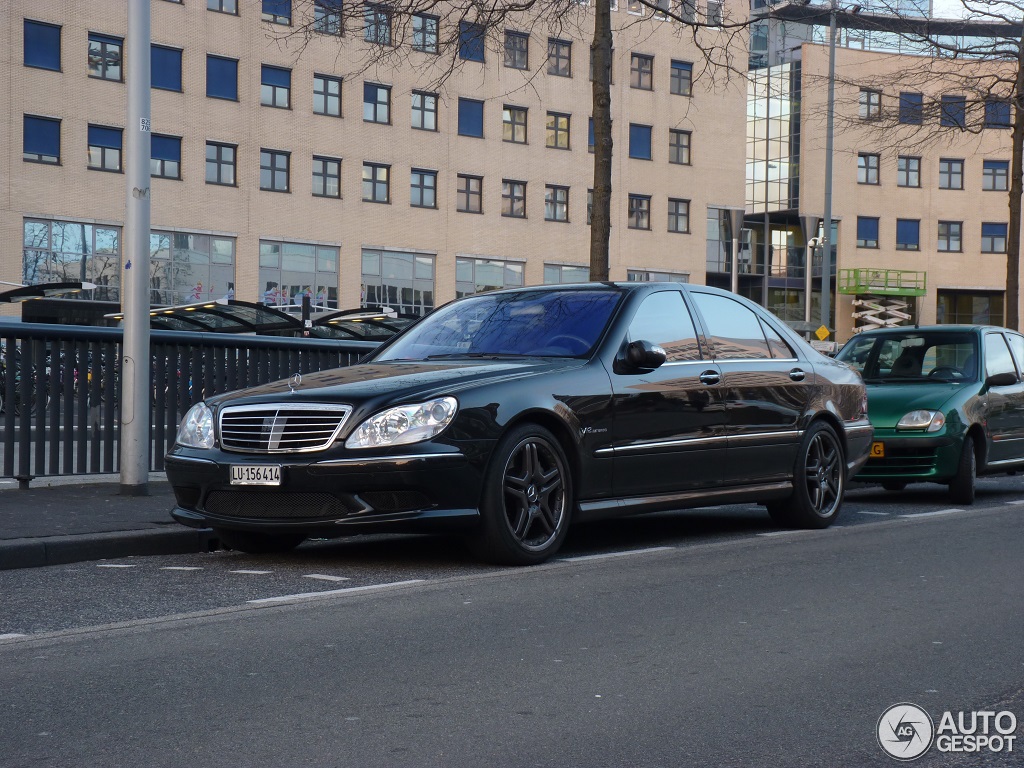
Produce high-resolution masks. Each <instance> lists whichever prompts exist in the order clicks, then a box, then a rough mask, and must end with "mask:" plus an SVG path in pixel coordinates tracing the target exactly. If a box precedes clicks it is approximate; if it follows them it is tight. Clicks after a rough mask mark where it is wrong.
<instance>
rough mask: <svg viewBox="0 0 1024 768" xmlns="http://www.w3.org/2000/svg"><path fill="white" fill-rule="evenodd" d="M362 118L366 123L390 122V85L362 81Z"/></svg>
mask: <svg viewBox="0 0 1024 768" xmlns="http://www.w3.org/2000/svg"><path fill="white" fill-rule="evenodd" d="M363 120H364V121H365V122H367V123H388V124H389V123H390V122H391V87H390V86H387V85H377V84H376V83H363Z"/></svg>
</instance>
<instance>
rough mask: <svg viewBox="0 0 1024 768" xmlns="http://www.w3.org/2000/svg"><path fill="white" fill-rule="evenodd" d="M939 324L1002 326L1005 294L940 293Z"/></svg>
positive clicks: (937, 316)
mask: <svg viewBox="0 0 1024 768" xmlns="http://www.w3.org/2000/svg"><path fill="white" fill-rule="evenodd" d="M937 293H938V302H937V304H936V307H935V310H936V312H935V314H936V318H937V322H939V323H956V324H958V325H1002V324H1003V294H1002V293H1001V292H998V291H949V290H947V291H942V290H940V291H938V292H937Z"/></svg>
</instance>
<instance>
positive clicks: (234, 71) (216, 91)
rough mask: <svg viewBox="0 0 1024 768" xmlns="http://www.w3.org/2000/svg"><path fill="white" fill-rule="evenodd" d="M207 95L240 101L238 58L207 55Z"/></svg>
mask: <svg viewBox="0 0 1024 768" xmlns="http://www.w3.org/2000/svg"><path fill="white" fill-rule="evenodd" d="M206 95H207V96H208V97H210V98H211V99H229V100H230V101H238V59H226V58H224V57H223V56H211V55H209V54H207V56H206Z"/></svg>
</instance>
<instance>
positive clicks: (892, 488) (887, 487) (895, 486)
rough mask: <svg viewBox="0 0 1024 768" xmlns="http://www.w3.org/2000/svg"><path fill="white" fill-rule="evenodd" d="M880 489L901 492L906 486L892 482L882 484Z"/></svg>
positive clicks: (898, 482) (902, 483) (900, 482)
mask: <svg viewBox="0 0 1024 768" xmlns="http://www.w3.org/2000/svg"><path fill="white" fill-rule="evenodd" d="M882 487H883V488H884V489H885V490H887V491H902V490H903V489H904V488H906V487H907V484H906V483H904V482H902V481H892V482H888V483H882Z"/></svg>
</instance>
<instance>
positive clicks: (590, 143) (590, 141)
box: [587, 117, 594, 154]
mask: <svg viewBox="0 0 1024 768" xmlns="http://www.w3.org/2000/svg"><path fill="white" fill-rule="evenodd" d="M587 152H589V153H590V154H594V118H592V117H588V118H587Z"/></svg>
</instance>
